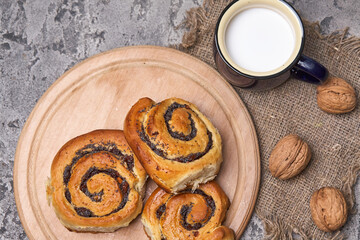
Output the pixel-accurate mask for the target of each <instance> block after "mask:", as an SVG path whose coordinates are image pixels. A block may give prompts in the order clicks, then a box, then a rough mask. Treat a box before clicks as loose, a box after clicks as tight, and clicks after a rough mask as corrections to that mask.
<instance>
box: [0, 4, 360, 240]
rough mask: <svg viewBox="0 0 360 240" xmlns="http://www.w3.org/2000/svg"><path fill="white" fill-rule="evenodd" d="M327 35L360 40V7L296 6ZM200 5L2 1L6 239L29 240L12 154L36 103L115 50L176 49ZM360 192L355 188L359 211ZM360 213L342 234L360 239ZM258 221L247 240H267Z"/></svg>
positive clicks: (0, 199) (1, 210) (2, 234)
mask: <svg viewBox="0 0 360 240" xmlns="http://www.w3.org/2000/svg"><path fill="white" fill-rule="evenodd" d="M289 2H290V3H292V4H293V5H294V6H295V8H297V9H298V10H299V11H300V12H301V15H302V16H304V17H305V18H306V19H309V20H311V21H319V22H320V23H321V26H322V27H323V31H324V32H325V33H329V32H332V31H334V30H336V29H341V28H344V27H346V26H349V27H350V33H352V34H354V35H358V36H360V1H359V0H326V1H325V0H324V1H318V0H290V1H289ZM201 3H202V0H118V1H116V0H99V1H84V0H32V1H29V0H28V1H26V0H17V1H14V0H0V12H1V15H0V25H1V27H0V86H1V87H0V166H1V171H0V239H1V240H3V239H27V237H26V234H25V232H24V230H23V228H22V226H21V222H20V220H19V217H18V215H17V210H16V206H15V201H14V196H13V173H12V169H13V164H14V153H15V148H16V144H17V140H18V137H19V135H20V132H21V129H22V127H23V126H24V123H25V121H26V119H27V117H28V116H29V114H30V112H31V110H32V108H33V107H34V106H35V104H36V102H37V100H38V99H39V98H40V97H41V96H42V94H43V93H44V92H45V90H46V89H47V88H48V87H49V86H50V85H51V84H52V83H53V82H54V81H55V80H56V79H57V78H58V77H59V76H60V75H61V74H62V73H64V72H65V71H66V70H67V69H69V68H70V67H72V66H73V65H74V64H75V63H78V62H80V61H81V60H83V59H85V58H87V57H89V56H91V55H94V54H97V53H100V52H103V51H106V50H110V49H112V48H117V47H122V46H128V45H139V44H151V45H161V46H167V45H169V44H173V43H178V42H179V41H180V39H181V36H182V32H183V31H182V30H181V29H180V30H176V29H175V26H176V25H178V24H179V23H180V22H181V21H182V20H183V18H184V16H185V15H184V14H185V12H186V10H188V9H190V8H191V7H194V6H199V5H201ZM359 193H360V185H359V181H358V183H357V185H356V196H357V205H356V207H357V209H358V212H360V209H359V203H360V195H359ZM359 228H360V215H359V213H358V214H356V215H353V216H351V217H350V218H349V221H348V223H347V225H346V226H345V227H344V229H345V233H346V234H347V236H348V239H360V235H359ZM262 236H263V228H262V225H261V222H260V220H259V219H258V218H257V217H256V216H255V215H254V216H253V217H252V219H251V222H250V224H249V225H248V227H247V230H246V232H245V234H244V235H243V237H242V239H261V238H262Z"/></svg>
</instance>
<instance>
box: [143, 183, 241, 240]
mask: <svg viewBox="0 0 360 240" xmlns="http://www.w3.org/2000/svg"><path fill="white" fill-rule="evenodd" d="M228 207H229V199H228V198H227V196H226V195H225V193H224V191H223V190H222V189H221V188H220V186H219V185H218V184H217V183H215V182H214V181H212V182H208V183H206V184H201V185H200V186H199V188H197V189H196V190H194V191H193V192H192V191H191V189H188V190H184V191H182V192H180V193H179V194H176V195H175V194H171V193H167V192H165V191H164V190H163V189H161V188H157V189H155V191H154V192H153V193H152V194H151V195H150V197H149V199H148V200H147V202H146V203H145V207H144V210H143V213H142V216H141V221H142V223H143V225H144V230H145V232H146V234H147V235H148V237H149V238H151V239H152V240H161V239H169V240H170V239H182V240H189V239H199V240H201V239H204V240H205V239H212V240H216V239H218V240H225V239H228V240H232V239H234V232H233V231H232V230H231V229H230V228H228V227H225V226H221V223H222V222H223V221H224V219H225V215H226V211H227V209H228Z"/></svg>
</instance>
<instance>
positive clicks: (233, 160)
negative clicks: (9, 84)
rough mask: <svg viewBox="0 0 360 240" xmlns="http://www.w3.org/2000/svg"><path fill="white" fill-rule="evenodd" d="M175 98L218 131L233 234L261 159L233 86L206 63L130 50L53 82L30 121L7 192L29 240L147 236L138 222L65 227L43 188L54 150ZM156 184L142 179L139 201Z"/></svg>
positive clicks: (249, 206) (245, 212)
mask: <svg viewBox="0 0 360 240" xmlns="http://www.w3.org/2000/svg"><path fill="white" fill-rule="evenodd" d="M145 96H146V97H150V98H152V99H153V100H155V101H157V102H158V101H161V100H163V99H166V98H169V97H179V98H183V99H185V100H187V101H190V102H192V103H194V104H195V105H197V106H198V107H199V109H200V110H201V111H202V112H203V113H204V114H205V115H206V116H207V117H208V118H210V120H211V121H212V122H213V123H214V125H215V127H217V128H218V130H219V132H220V134H221V136H222V139H223V158H224V162H223V163H222V167H221V170H220V173H219V175H218V177H217V178H216V181H217V182H218V183H219V184H220V186H221V187H222V188H223V189H224V191H225V192H226V194H227V196H228V197H229V199H230V201H231V206H230V208H229V210H228V213H227V218H226V221H225V222H224V225H226V226H229V227H230V228H232V229H233V230H234V231H235V233H236V235H237V237H239V236H240V235H241V234H242V232H243V231H244V229H245V227H246V224H247V222H248V221H249V219H250V217H251V214H252V211H253V208H254V205H255V201H256V197H257V193H258V188H259V181H260V157H259V149H258V142H257V137H256V132H255V129H254V126H253V123H252V120H251V117H250V115H249V113H248V111H247V110H246V107H245V106H244V104H243V102H242V101H241V100H240V98H239V96H238V95H237V94H236V92H235V91H234V90H233V88H232V87H231V86H230V85H229V84H228V83H227V82H226V81H225V80H224V79H223V78H222V77H221V76H220V75H219V74H218V73H217V72H216V71H215V70H214V69H213V68H211V67H210V66H208V65H207V64H205V63H203V62H201V61H200V60H198V59H196V58H194V57H191V56H190V55H187V54H184V53H182V52H179V51H177V50H173V49H169V48H164V47H155V46H136V47H125V48H120V49H115V50H112V51H109V52H105V53H102V54H99V55H96V56H94V57H91V58H89V59H87V60H85V61H83V62H81V63H79V64H78V65H76V66H75V67H73V68H72V69H70V70H69V71H67V72H66V73H65V74H64V75H63V76H62V77H60V78H59V79H58V80H57V81H56V82H55V83H54V84H53V85H52V86H51V87H50V88H49V89H48V90H47V91H46V93H45V94H44V95H43V96H42V98H41V99H40V100H39V102H38V103H37V105H36V106H35V108H34V110H33V111H32V113H31V115H30V116H29V118H28V120H27V122H26V124H25V126H24V128H23V130H22V133H21V136H20V139H19V142H18V146H17V149H16V155H15V166H14V189H15V199H16V205H17V208H18V212H19V215H20V219H21V222H22V224H23V226H24V229H25V231H26V233H27V235H28V237H29V238H30V239H36V240H39V239H72V240H74V239H97V240H100V239H147V237H146V235H145V233H144V231H143V227H142V224H141V221H140V217H137V218H136V219H135V220H134V221H133V222H132V223H131V224H130V225H129V226H128V227H126V228H122V229H120V230H118V231H116V232H114V233H98V234H92V233H76V232H71V231H69V230H67V229H66V228H65V227H63V226H62V225H61V223H60V221H59V220H58V219H57V217H56V215H55V213H54V211H53V210H52V209H51V207H50V206H49V205H48V203H47V199H46V192H45V183H46V181H47V179H48V177H49V176H50V166H51V163H52V159H53V157H54V156H55V154H56V152H57V151H58V150H59V149H60V147H61V146H62V145H63V144H64V143H65V142H67V141H68V140H70V139H71V138H74V137H76V136H78V135H81V134H84V133H86V132H89V131H92V130H95V129H122V128H123V121H124V118H125V116H126V114H127V112H128V111H129V109H130V108H131V106H132V105H133V104H134V103H135V102H136V101H137V100H138V99H139V98H141V97H145ZM155 187H156V185H155V183H153V182H152V181H149V182H148V185H147V192H146V198H147V197H148V196H149V195H150V193H151V192H152V191H153V190H154V188H155Z"/></svg>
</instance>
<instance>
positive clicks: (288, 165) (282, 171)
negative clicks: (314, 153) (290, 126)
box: [269, 134, 311, 180]
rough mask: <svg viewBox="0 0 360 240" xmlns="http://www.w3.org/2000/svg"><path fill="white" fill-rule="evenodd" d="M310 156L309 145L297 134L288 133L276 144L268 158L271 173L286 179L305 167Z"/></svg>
mask: <svg viewBox="0 0 360 240" xmlns="http://www.w3.org/2000/svg"><path fill="white" fill-rule="evenodd" d="M310 158H311V151H310V148H309V145H308V144H307V143H306V142H304V141H303V140H302V139H301V138H300V137H299V136H297V135H295V134H290V135H287V136H285V137H283V138H282V139H280V141H279V142H278V143H277V144H276V146H275V148H274V149H273V151H272V152H271V155H270V158H269V169H270V172H271V174H272V175H273V176H274V177H276V178H279V179H282V180H286V179H289V178H292V177H294V176H296V175H298V174H299V173H300V172H301V171H302V170H304V169H305V167H306V166H307V164H308V163H309V161H310Z"/></svg>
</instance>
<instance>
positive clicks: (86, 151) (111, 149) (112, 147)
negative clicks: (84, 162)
mask: <svg viewBox="0 0 360 240" xmlns="http://www.w3.org/2000/svg"><path fill="white" fill-rule="evenodd" d="M98 152H107V153H110V154H112V155H113V156H114V157H115V158H117V159H118V160H120V161H122V162H124V163H125V165H126V168H127V169H128V170H129V171H131V172H133V171H134V170H133V169H134V158H133V156H131V155H126V154H123V153H122V152H121V151H120V150H119V149H118V148H117V146H116V144H115V143H111V142H108V143H103V142H101V143H96V144H88V145H86V146H85V147H83V148H81V149H79V150H78V151H76V152H75V157H73V159H72V161H71V163H70V164H69V165H67V166H66V167H65V170H64V173H63V181H64V184H65V186H66V187H67V185H68V183H69V180H70V177H71V170H72V168H73V166H74V165H75V164H76V163H77V161H79V159H81V158H82V157H84V156H86V155H90V154H94V153H98Z"/></svg>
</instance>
